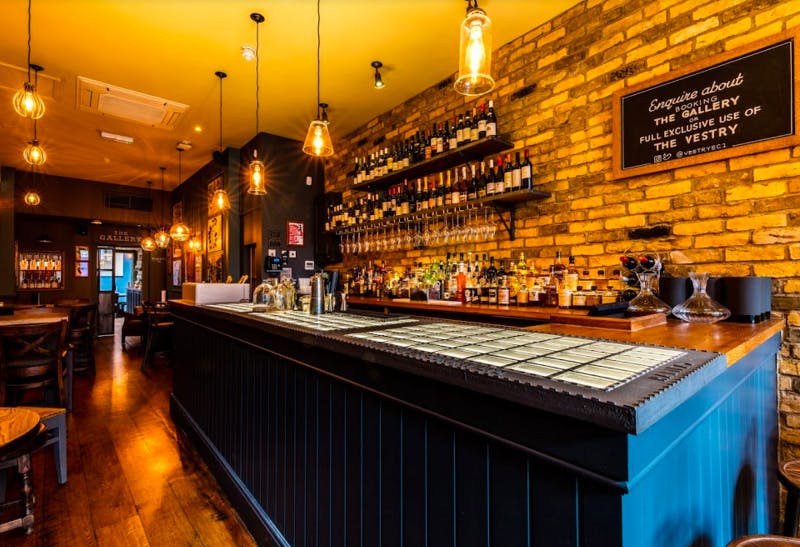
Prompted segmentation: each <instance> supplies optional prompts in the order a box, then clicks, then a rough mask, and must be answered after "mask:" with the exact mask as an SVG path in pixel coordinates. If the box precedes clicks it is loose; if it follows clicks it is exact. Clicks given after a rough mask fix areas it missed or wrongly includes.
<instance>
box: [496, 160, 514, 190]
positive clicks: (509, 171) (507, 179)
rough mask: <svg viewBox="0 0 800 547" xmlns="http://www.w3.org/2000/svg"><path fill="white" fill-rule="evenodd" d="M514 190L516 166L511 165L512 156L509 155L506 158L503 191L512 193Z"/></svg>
mask: <svg viewBox="0 0 800 547" xmlns="http://www.w3.org/2000/svg"><path fill="white" fill-rule="evenodd" d="M495 189H496V188H495ZM513 189H514V166H513V165H512V164H511V154H509V155H508V156H506V162H505V169H504V170H503V191H504V192H510V191H512V190H513Z"/></svg>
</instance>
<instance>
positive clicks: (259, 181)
mask: <svg viewBox="0 0 800 547" xmlns="http://www.w3.org/2000/svg"><path fill="white" fill-rule="evenodd" d="M264 175H265V172H264V162H263V161H261V160H259V159H258V156H257V152H256V151H255V150H253V161H251V162H250V185H249V186H248V187H247V193H248V194H253V195H254V196H263V195H265V194H266V193H267V183H266V180H265V176H264Z"/></svg>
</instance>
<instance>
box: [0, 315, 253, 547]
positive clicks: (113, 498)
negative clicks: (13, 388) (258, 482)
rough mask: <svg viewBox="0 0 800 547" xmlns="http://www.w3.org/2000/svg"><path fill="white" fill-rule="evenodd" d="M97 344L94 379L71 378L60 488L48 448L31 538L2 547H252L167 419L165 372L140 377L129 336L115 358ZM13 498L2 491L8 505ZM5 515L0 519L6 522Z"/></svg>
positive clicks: (107, 345) (37, 458)
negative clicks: (72, 401) (64, 467)
mask: <svg viewBox="0 0 800 547" xmlns="http://www.w3.org/2000/svg"><path fill="white" fill-rule="evenodd" d="M119 327H120V325H119V324H118V325H117V334H116V335H115V336H114V337H110V336H109V337H103V338H99V339H98V341H97V346H96V356H97V375H96V377H94V378H92V377H91V376H89V375H85V374H81V375H78V376H77V378H76V380H75V404H74V410H73V412H72V414H71V415H70V416H69V417H68V426H67V427H68V431H69V435H68V453H69V457H68V463H69V480H68V481H67V483H66V484H65V485H59V484H58V482H57V481H56V473H55V464H54V462H53V452H52V449H51V447H47V448H45V449H43V450H40V451H38V452H37V453H35V454H34V456H33V472H34V486H35V493H36V497H37V504H36V510H35V518H36V522H35V530H34V532H33V534H31V535H29V536H26V535H25V534H24V532H22V531H21V530H20V529H17V530H14V531H11V532H7V533H5V534H2V535H0V545H3V546H18V545H24V546H32V545H37V546H38V545H42V546H45V545H46V546H48V547H49V546H56V545H65V546H70V547H74V546H91V545H119V546H125V547H129V546H136V545H153V546H159V547H160V546H169V545H192V546H195V545H237V546H240V545H254V542H253V539H252V538H251V536H250V535H249V534H248V533H247V530H246V529H245V528H244V526H243V525H242V524H241V522H240V521H239V519H238V517H237V516H236V513H235V512H234V510H233V509H232V507H231V506H230V504H229V503H228V501H227V499H226V498H225V496H224V494H223V493H222V491H221V490H220V487H219V485H218V484H217V483H216V481H215V480H214V479H213V477H212V476H211V475H210V474H209V472H208V470H207V469H206V467H205V465H204V464H203V463H202V461H201V460H200V458H199V456H198V455H197V453H196V452H195V451H194V450H193V449H191V448H190V447H188V446H187V445H186V442H185V441H184V439H183V438H182V437H179V435H178V433H177V432H176V430H175V426H174V425H173V423H172V420H171V419H170V417H169V402H168V397H169V392H170V388H171V385H172V378H171V371H170V369H169V368H168V367H167V366H165V363H164V362H163V361H161V360H157V361H156V365H155V367H154V368H153V369H151V370H150V371H148V373H146V374H144V373H142V372H141V371H140V370H139V364H140V362H141V358H142V350H141V347H139V346H138V339H137V338H130V339H129V340H130V341H131V342H133V345H134V346H136V347H135V348H130V349H129V350H126V351H125V352H123V351H121V349H120V343H119ZM14 494H15V492H14V491H13V487H12V485H11V484H9V497H13V496H14ZM9 516H10V511H7V512H6V513H3V514H0V520H3V521H4V520H6V519H7V518H8V517H9Z"/></svg>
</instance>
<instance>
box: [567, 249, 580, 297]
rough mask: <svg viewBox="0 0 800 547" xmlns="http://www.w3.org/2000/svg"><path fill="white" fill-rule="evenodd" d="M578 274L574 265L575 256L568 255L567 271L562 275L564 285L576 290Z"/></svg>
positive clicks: (573, 290)
mask: <svg viewBox="0 0 800 547" xmlns="http://www.w3.org/2000/svg"><path fill="white" fill-rule="evenodd" d="M579 277H580V274H579V273H578V268H576V267H575V257H574V256H572V255H569V258H568V259H567V273H566V275H565V277H564V286H565V287H566V288H568V289H569V290H571V291H572V292H575V291H577V290H578V278H579Z"/></svg>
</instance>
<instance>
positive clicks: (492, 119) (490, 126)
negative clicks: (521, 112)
mask: <svg viewBox="0 0 800 547" xmlns="http://www.w3.org/2000/svg"><path fill="white" fill-rule="evenodd" d="M486 136H487V137H496V136H497V115H496V114H495V113H494V101H492V100H491V99H490V100H489V111H488V112H487V113H486Z"/></svg>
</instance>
